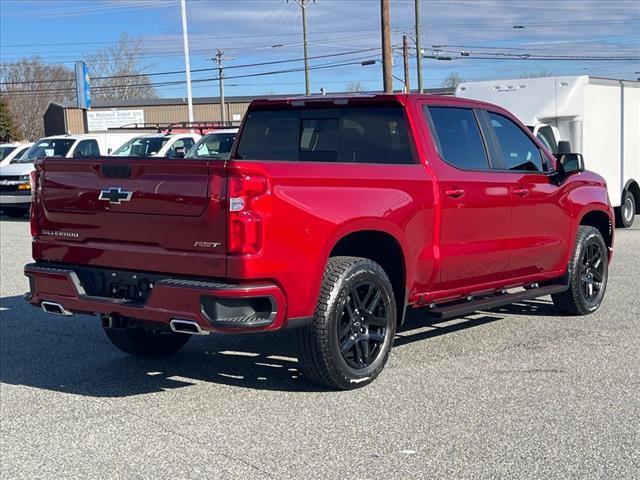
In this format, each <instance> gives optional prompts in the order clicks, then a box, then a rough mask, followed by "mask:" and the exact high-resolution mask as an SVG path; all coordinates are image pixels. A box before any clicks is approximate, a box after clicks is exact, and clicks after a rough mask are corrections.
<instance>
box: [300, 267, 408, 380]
mask: <svg viewBox="0 0 640 480" xmlns="http://www.w3.org/2000/svg"><path fill="white" fill-rule="evenodd" d="M368 288H372V290H368ZM371 291H375V292H376V293H375V294H373V295H374V298H373V299H372V298H370V296H368V295H369V293H370V292H371ZM354 292H355V293H354ZM364 292H368V293H364ZM378 292H379V296H378ZM355 296H358V299H357V302H358V304H360V305H361V307H364V308H362V310H360V311H359V310H358V308H357V306H356V307H353V306H354V305H357V304H355V302H356V300H355ZM376 298H378V301H377V303H376V304H375V305H371V304H373V302H374V300H375V299H376ZM367 301H368V302H369V303H367ZM367 305H370V308H366V307H367ZM370 310H371V311H370ZM358 312H359V313H358ZM363 312H364V313H363ZM396 315H397V314H396V303H395V297H394V294H393V288H392V286H391V282H390V281H389V278H388V276H387V274H386V272H385V271H384V270H383V269H382V267H381V266H380V265H378V264H377V263H375V262H373V261H371V260H368V259H365V258H359V257H332V258H330V259H329V261H328V263H327V267H326V269H325V273H324V277H323V279H322V287H321V289H320V295H319V298H318V303H317V306H316V310H315V314H314V318H313V322H312V323H311V324H310V325H309V326H307V327H305V328H302V329H300V330H298V332H297V341H298V350H299V360H300V364H301V369H302V373H303V375H304V376H305V377H307V378H308V379H309V380H311V381H313V382H315V383H319V384H322V385H325V386H328V387H330V388H335V389H342V390H349V389H354V388H358V387H362V386H364V385H367V384H369V383H371V382H372V381H373V380H374V379H375V378H376V377H377V376H378V375H379V374H380V372H381V371H382V369H383V368H384V366H385V364H386V362H387V359H388V357H389V353H390V351H391V347H392V345H393V337H394V336H395V331H396ZM360 316H362V320H361V318H360ZM354 318H355V320H354ZM367 319H368V320H367ZM360 322H362V323H360ZM348 328H351V329H353V330H352V331H349V330H347V331H349V332H350V333H348V334H347V336H348V337H350V338H351V341H353V339H354V338H359V339H360V340H358V341H355V342H354V343H353V344H352V347H351V349H352V351H353V352H354V353H352V354H350V353H349V352H343V349H344V348H345V345H347V344H348V343H350V340H349V339H347V338H346V337H345V340H344V341H343V342H342V343H341V341H340V335H341V334H342V333H341V332H344V331H346V329H348ZM358 329H360V330H358ZM356 330H358V331H356ZM351 332H353V334H352V333H351ZM374 335H375V338H376V340H375V342H376V343H368V342H369V340H367V339H372V338H374ZM364 343H367V345H365V344H364ZM356 344H357V345H356ZM371 345H373V347H371ZM364 350H366V352H367V354H370V355H367V354H365V353H363V352H364ZM358 352H359V353H358ZM374 353H375V357H373V354H374ZM349 355H352V358H348V356H349ZM365 355H367V356H365ZM360 359H362V360H363V361H362V363H361V364H360V363H359V360H360ZM367 360H370V363H369V364H367ZM354 364H355V366H354Z"/></svg>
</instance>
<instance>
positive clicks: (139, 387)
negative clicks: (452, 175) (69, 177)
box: [0, 217, 640, 479]
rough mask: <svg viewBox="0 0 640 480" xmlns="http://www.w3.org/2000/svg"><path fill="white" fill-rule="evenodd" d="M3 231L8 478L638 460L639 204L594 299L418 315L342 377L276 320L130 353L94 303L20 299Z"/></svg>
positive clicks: (579, 472)
mask: <svg viewBox="0 0 640 480" xmlns="http://www.w3.org/2000/svg"><path fill="white" fill-rule="evenodd" d="M0 236H1V249H0V255H1V277H0V283H1V285H0V287H1V291H0V297H1V299H0V307H1V308H0V318H1V320H0V342H1V343H0V380H1V384H0V434H1V436H0V448H1V450H0V462H1V468H0V471H1V473H2V477H3V478H5V479H10V478H11V479H18V478H191V477H193V478H230V479H240V478H242V479H250V478H282V479H286V478H301V477H304V478H306V479H315V478H318V479H329V478H336V479H337V478H340V479H344V478H362V479H364V478H402V479H409V478H411V479H414V478H509V479H513V478H532V479H533V478H535V479H539V478H608V479H611V478H617V479H620V478H639V477H640V333H639V332H640V283H639V282H640V281H639V280H638V279H639V278H640V218H637V219H636V226H635V228H634V229H632V230H617V231H616V253H615V258H614V262H613V264H612V266H611V271H610V281H609V287H608V291H607V295H606V298H605V302H604V304H603V306H602V308H601V309H600V310H599V311H598V312H596V313H595V314H593V315H591V316H588V317H561V316H557V315H556V312H555V310H554V308H553V305H552V304H551V303H550V301H549V299H548V298H547V299H542V300H536V301H528V302H523V303H522V304H518V305H514V306H510V307H507V308H501V309H497V310H493V311H488V312H480V313H477V314H474V315H471V316H468V317H466V318H462V319H456V320H453V321H449V322H446V323H442V324H435V325H429V324H427V323H425V321H424V320H423V319H421V318H416V319H413V320H412V321H411V322H410V323H409V325H408V326H407V327H405V328H404V329H403V330H402V331H401V332H400V333H399V334H398V337H397V339H396V343H395V344H396V347H395V348H394V351H393V353H392V355H391V358H390V361H389V364H388V365H387V367H386V369H385V371H384V372H383V374H382V375H381V376H380V378H379V379H378V380H377V381H376V382H374V383H373V384H372V385H370V386H368V387H366V388H364V389H360V390H357V391H353V392H332V391H324V390H321V389H318V388H317V387H316V386H314V385H312V384H310V383H307V382H306V381H305V380H304V378H301V377H300V376H299V374H298V372H297V370H296V365H297V361H296V359H295V349H294V347H293V344H292V337H291V336H290V334H282V335H253V336H233V337H231V336H210V337H206V338H195V339H193V340H192V341H191V342H190V343H189V344H188V345H187V347H186V348H185V349H183V350H182V351H181V352H180V353H179V354H177V355H176V356H175V357H172V358H168V359H161V360H142V359H136V358H132V357H128V356H126V355H125V354H123V353H121V352H120V351H118V350H116V349H115V348H114V347H112V345H111V344H110V343H109V341H108V340H107V338H106V337H105V336H104V334H103V332H102V331H101V328H100V326H99V321H98V319H97V318H92V317H88V316H76V317H71V318H62V317H53V316H49V315H46V314H44V313H43V312H41V311H39V310H37V309H35V308H33V307H30V306H28V305H27V304H25V302H24V301H23V300H22V293H23V292H25V291H26V290H27V288H28V287H27V281H26V279H25V277H23V275H22V267H23V265H24V264H25V263H27V262H28V261H29V260H30V237H29V225H28V222H27V221H14V220H9V219H8V218H7V217H1V219H0Z"/></svg>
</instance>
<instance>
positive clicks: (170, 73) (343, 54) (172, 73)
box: [0, 47, 380, 85]
mask: <svg viewBox="0 0 640 480" xmlns="http://www.w3.org/2000/svg"><path fill="white" fill-rule="evenodd" d="M377 50H380V47H374V48H361V49H359V50H351V51H348V52H340V53H329V54H325V55H315V56H311V57H309V60H317V59H319V58H331V57H341V56H345V55H354V54H356V53H364V52H374V51H377ZM303 60H304V58H290V59H287V60H272V61H269V62H256V63H246V64H243V65H230V66H228V67H225V69H231V68H248V67H261V66H266V65H278V64H282V63H291V62H301V61H303ZM215 70H218V68H217V67H215V68H195V69H191V73H199V72H211V71H215ZM184 73H185V70H173V71H167V72H150V73H136V74H131V75H112V76H103V77H93V78H92V80H111V79H120V78H140V77H153V76H160V75H178V74H184ZM74 80H75V79H74V78H73V77H69V78H66V79H55V80H34V81H30V82H0V85H26V84H43V83H61V82H72V81H74Z"/></svg>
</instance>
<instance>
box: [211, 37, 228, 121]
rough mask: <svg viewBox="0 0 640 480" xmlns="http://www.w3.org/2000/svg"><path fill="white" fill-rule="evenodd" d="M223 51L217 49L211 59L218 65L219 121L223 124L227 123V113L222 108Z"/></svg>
mask: <svg viewBox="0 0 640 480" xmlns="http://www.w3.org/2000/svg"><path fill="white" fill-rule="evenodd" d="M223 55H224V51H222V50H220V49H218V50H216V54H215V55H214V57H213V59H212V60H213V61H214V62H216V64H217V65H218V84H219V85H220V119H221V120H222V123H223V124H224V123H225V122H226V121H227V112H226V109H225V106H224V67H223V66H222V61H223V60H224V58H223Z"/></svg>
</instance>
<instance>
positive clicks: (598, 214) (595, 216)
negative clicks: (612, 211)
mask: <svg viewBox="0 0 640 480" xmlns="http://www.w3.org/2000/svg"><path fill="white" fill-rule="evenodd" d="M579 224H580V225H587V226H590V227H594V228H597V229H598V230H599V231H600V233H601V234H602V237H603V238H604V242H605V244H606V245H607V248H609V249H611V248H612V247H613V222H612V220H611V217H610V216H609V215H608V214H607V213H606V212H604V211H602V210H599V209H597V210H589V211H587V212H585V213H583V214H582V216H581V217H580V222H579Z"/></svg>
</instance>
